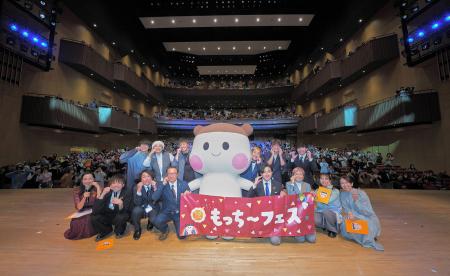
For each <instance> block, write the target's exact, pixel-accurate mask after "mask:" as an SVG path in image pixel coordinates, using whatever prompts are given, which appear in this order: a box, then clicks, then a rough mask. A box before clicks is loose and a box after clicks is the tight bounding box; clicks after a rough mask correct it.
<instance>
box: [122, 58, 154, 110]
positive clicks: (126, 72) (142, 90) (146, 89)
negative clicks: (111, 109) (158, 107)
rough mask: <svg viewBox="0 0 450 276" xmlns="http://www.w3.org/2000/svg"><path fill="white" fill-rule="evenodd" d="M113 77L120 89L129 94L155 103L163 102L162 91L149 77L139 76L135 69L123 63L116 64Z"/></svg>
mask: <svg viewBox="0 0 450 276" xmlns="http://www.w3.org/2000/svg"><path fill="white" fill-rule="evenodd" d="M113 79H114V81H115V84H116V86H117V88H118V90H119V91H125V92H126V93H127V94H128V95H129V96H132V97H135V98H139V99H142V100H149V101H150V102H152V103H154V104H156V103H161V102H163V99H162V96H161V93H160V92H159V91H158V90H157V89H156V88H155V87H154V86H153V84H151V82H150V81H149V80H148V79H147V78H145V77H143V76H141V77H139V76H138V75H137V74H136V73H135V72H134V71H133V70H131V69H130V68H128V67H127V66H125V65H123V64H121V63H116V64H114V76H113Z"/></svg>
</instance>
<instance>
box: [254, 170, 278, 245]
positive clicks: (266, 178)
mask: <svg viewBox="0 0 450 276" xmlns="http://www.w3.org/2000/svg"><path fill="white" fill-rule="evenodd" d="M248 194H249V196H250V197H259V196H277V195H282V196H285V195H286V192H285V191H284V190H283V185H282V184H281V182H279V181H277V180H275V179H274V178H273V177H272V168H271V167H270V166H265V167H264V169H263V171H262V175H261V176H259V177H257V178H256V179H255V182H254V183H253V186H252V187H251V188H250V190H249V191H248ZM270 243H271V244H272V245H280V244H281V237H270Z"/></svg>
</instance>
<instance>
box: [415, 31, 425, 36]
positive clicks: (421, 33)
mask: <svg viewBox="0 0 450 276" xmlns="http://www.w3.org/2000/svg"><path fill="white" fill-rule="evenodd" d="M417 36H418V37H424V36H425V32H424V31H420V32H418V33H417Z"/></svg>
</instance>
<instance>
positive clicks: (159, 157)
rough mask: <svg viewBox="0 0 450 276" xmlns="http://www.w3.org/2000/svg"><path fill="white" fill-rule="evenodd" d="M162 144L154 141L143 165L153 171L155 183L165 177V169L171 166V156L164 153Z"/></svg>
mask: <svg viewBox="0 0 450 276" xmlns="http://www.w3.org/2000/svg"><path fill="white" fill-rule="evenodd" d="M164 147H165V146H164V143H163V142H162V141H155V142H153V144H152V150H151V152H150V153H149V154H148V156H147V158H145V160H144V162H143V165H144V167H146V168H148V169H149V170H152V171H153V174H154V175H155V180H156V181H163V180H164V178H165V177H166V176H167V174H166V173H167V168H168V167H170V166H172V162H173V160H174V158H173V155H172V154H171V153H169V152H167V151H164Z"/></svg>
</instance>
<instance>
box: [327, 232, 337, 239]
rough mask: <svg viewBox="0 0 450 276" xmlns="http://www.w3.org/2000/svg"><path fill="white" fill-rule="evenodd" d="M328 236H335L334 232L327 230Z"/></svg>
mask: <svg viewBox="0 0 450 276" xmlns="http://www.w3.org/2000/svg"><path fill="white" fill-rule="evenodd" d="M328 237H330V238H336V233H334V232H332V231H328Z"/></svg>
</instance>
